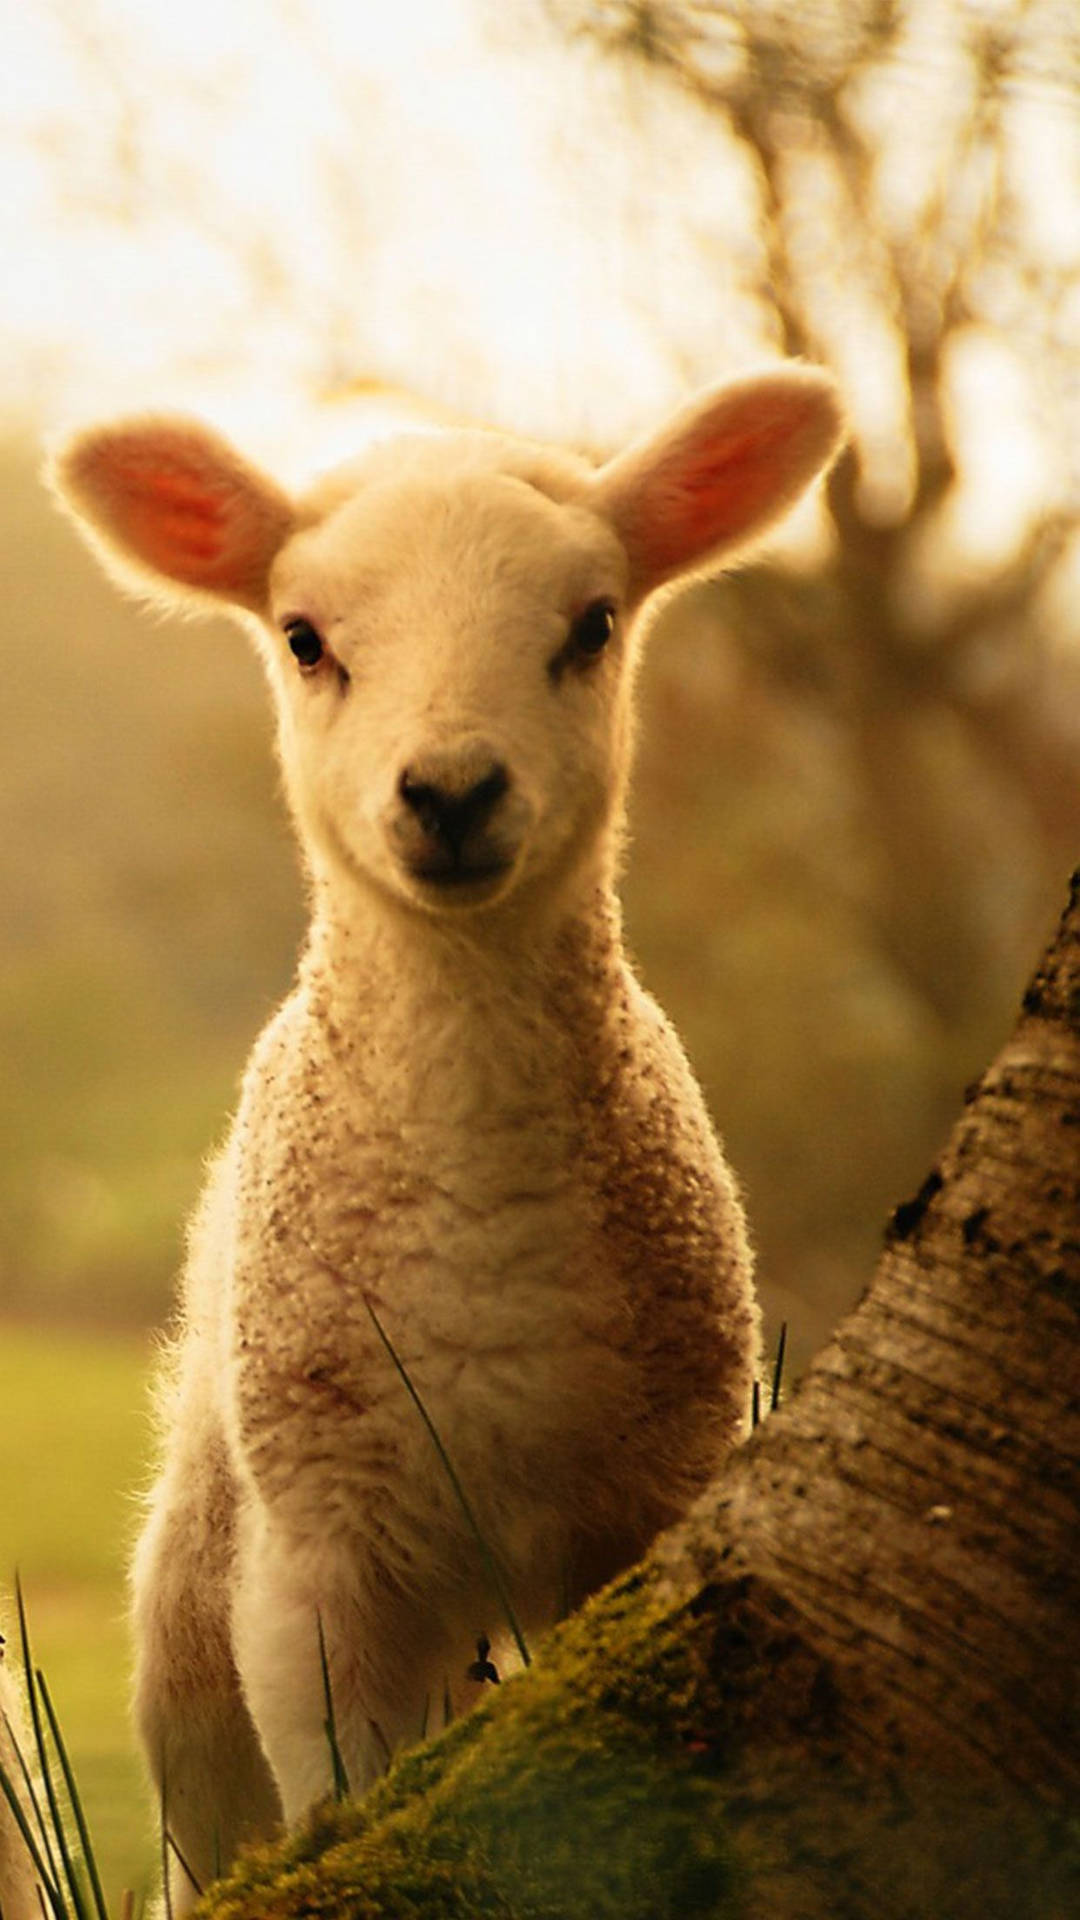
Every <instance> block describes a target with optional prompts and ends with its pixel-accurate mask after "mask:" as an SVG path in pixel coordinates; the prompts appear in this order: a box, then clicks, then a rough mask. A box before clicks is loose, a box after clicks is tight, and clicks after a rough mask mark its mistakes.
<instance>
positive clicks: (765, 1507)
mask: <svg viewBox="0 0 1080 1920" xmlns="http://www.w3.org/2000/svg"><path fill="white" fill-rule="evenodd" d="M1078 1321H1080V876H1077V877H1076V878H1074V882H1073V888H1072V897H1071V901H1070V904H1069V907H1068V909H1067V911H1066V914H1065V917H1064V919H1063V921H1062V923H1061V926H1060V928H1059V930H1058V932H1057V934H1056V936H1055V938H1054V940H1053V942H1052V943H1051V946H1050V948H1049V950H1048V952H1047V954H1046V956H1045V958H1044V960H1043V962H1042V964H1041V966H1040V968H1039V970H1038V972H1037V974H1036V976H1035V978H1034V980H1033V981H1032V984H1031V986H1030V987H1029V989H1028V991H1027V993H1026V995H1025V997H1024V1003H1023V1009H1022V1012H1021V1015H1020V1019H1019V1021H1018V1024H1017V1026H1016V1029H1015V1032H1014V1033H1013V1036H1012V1038H1011V1039H1010V1040H1009V1041H1008V1043H1007V1044H1006V1046H1005V1047H1004V1048H1003V1050H1002V1052H1001V1054H1000V1056H999V1057H998V1059H997V1061H996V1062H995V1064H994V1065H993V1067H992V1068H991V1069H990V1070H989V1072H988V1073H987V1074H986V1076H985V1077H984V1079H983V1080H982V1081H981V1083H980V1084H979V1085H978V1086H977V1087H976V1088H974V1089H973V1090H972V1092H971V1094H970V1096H969V1099H968V1104H967V1106H966V1109H965V1111H964V1113H963V1115H962V1117H961V1118H960V1120H959V1121H958V1122H957V1125H956V1127H955V1129H954V1131H953V1134H952V1137H951V1139H950V1140H949V1142H948V1145H947V1147H946V1149H945V1152H944V1153H943V1155H942V1157H941V1159H940V1161H939V1163H938V1165H937V1166H936V1167H935V1168H934V1170H933V1172H932V1173H931V1174H930V1175H929V1177H928V1179H927V1180H926V1182H925V1184H924V1186H923V1188H922V1190H921V1192H920V1193H919V1194H918V1195H917V1197H916V1198H915V1199H914V1200H912V1201H911V1202H909V1203H908V1204H906V1205H904V1206H902V1207H899V1208H898V1209H897V1212H896V1214H895V1216H894V1218H893V1221H892V1224H891V1228H890V1232H889V1237H888V1242H887V1245H886V1249H885V1252H884V1255H883V1258H882V1260H881V1263H880V1266H879V1268H878V1272H877V1274H876V1277H875V1279H874V1281H873V1284H872V1286H871V1287H870V1288H869V1290H868V1292H867V1294H866V1296H865V1298H864V1300H863V1301H862V1303H861V1305H860V1306H859V1307H858V1308H857V1309H856V1311H855V1312H854V1313H853V1314H852V1315H851V1316H850V1318H849V1319H848V1320H847V1321H846V1322H845V1323H844V1325H843V1326H842V1327H841V1329H840V1331H839V1332H838V1334H837V1335H836V1337H835V1339H834V1340H833V1341H832V1342H831V1344H830V1345H829V1346H828V1347H827V1348H826V1349H825V1350H824V1352H823V1353H822V1354H821V1355H820V1356H819V1358H818V1359H817V1361H816V1362H815V1363H814V1365H813V1366H812V1367H811V1369H810V1370H809V1372H808V1374H807V1376H806V1377H805V1379H804V1380H803V1382H802V1384H801V1386H800V1388H799V1390H798V1392H797V1393H796V1394H795V1395H794V1396H793V1397H792V1400H791V1402H790V1404H789V1405H788V1406H787V1407H786V1408H785V1409H784V1410H783V1411H782V1412H781V1413H779V1414H777V1415H775V1416H773V1417H772V1418H770V1419H769V1420H768V1421H767V1422H766V1423H765V1425H764V1426H763V1427H762V1428H761V1429H759V1432H758V1433H757V1435H756V1436H755V1438H754V1439H753V1441H752V1442H751V1443H750V1444H749V1445H748V1446H747V1447H745V1448H744V1449H743V1450H742V1451H741V1452H740V1453H739V1455H738V1456H737V1457H735V1458H734V1459H733V1460H732V1461H731V1463H730V1464H729V1466H728V1468H727V1470H726V1471H725V1472H724V1474H723V1475H722V1476H721V1477H720V1479H718V1481H717V1482H716V1484H715V1485H714V1487H713V1488H711V1489H710V1491H709V1492H708V1494H707V1495H706V1496H705V1497H704V1498H703V1499H702V1500H701V1501H700V1502H699V1504H698V1506H697V1508H696V1509H695V1511H694V1512H693V1513H692V1515H691V1516H690V1518H689V1519H688V1520H687V1522H686V1523H685V1524H684V1525H682V1526H681V1527H679V1528H677V1529H675V1530H673V1531H672V1532H671V1533H669V1534H668V1535H666V1536H665V1537H664V1538H663V1539H662V1540H661V1541H660V1542H659V1543H658V1544H657V1546H656V1548H655V1549H654V1551H653V1552H652V1554H651V1555H650V1557H649V1559H648V1560H647V1561H646V1562H645V1563H644V1564H643V1566H642V1567H640V1568H638V1569H636V1570H635V1571H634V1572H633V1573H632V1574H630V1575H628V1576H627V1577H626V1578H625V1579H623V1580H622V1581H620V1582H618V1583H617V1584H616V1585H615V1586H614V1587H612V1588H610V1589H608V1590H607V1592H606V1593H604V1594H602V1595H600V1596H599V1597H598V1598H597V1599H596V1600H595V1601H594V1602H592V1603H591V1604H590V1605H589V1606H588V1607H587V1608H586V1609H584V1611H583V1612H582V1613H581V1614H580V1615H579V1616H578V1617H577V1618H576V1619H575V1620H573V1621H571V1622H569V1623H568V1624H567V1625H566V1626H565V1627H564V1628H563V1629H562V1630H561V1631H560V1632H559V1633H558V1634H556V1635H555V1636H553V1638H552V1640H551V1642H550V1643H549V1644H548V1646H546V1647H545V1648H544V1649H543V1650H542V1653H541V1657H540V1658H539V1659H538V1660H537V1661H536V1663H535V1665H534V1667H533V1670H532V1671H531V1673H530V1674H528V1675H527V1676H525V1677H523V1678H522V1679H521V1680H520V1681H517V1682H515V1683H513V1684H512V1685H510V1686H506V1687H504V1688H501V1689H500V1690H499V1691H498V1692H497V1693H496V1692H495V1691H494V1690H493V1692H492V1698H491V1700H490V1703H489V1705H488V1707H487V1708H486V1709H485V1710H484V1711H482V1712H480V1713H478V1714H476V1715H473V1716H472V1717H471V1718H469V1719H468V1720H466V1721H464V1722H462V1723H461V1724H460V1725H459V1726H457V1727H454V1728H452V1729H451V1730H450V1732H449V1734H448V1735H447V1736H445V1737H444V1738H443V1739H442V1740H440V1741H438V1742H436V1743H435V1744H434V1745H432V1746H431V1747H429V1748H426V1749H423V1750H419V1751H418V1752H417V1753H415V1754H413V1755H411V1756H407V1757H406V1758H405V1759H404V1760H403V1761H402V1762H401V1763H399V1765H398V1766H397V1767H396V1768H395V1769H394V1771H393V1772H392V1773H391V1774H390V1775H389V1776H388V1778H387V1779H386V1780H385V1781H384V1782H383V1783H382V1784H381V1786H380V1787H379V1788H378V1789H377V1790H376V1791H375V1793H374V1794H372V1795H371V1796H370V1797H369V1799H368V1800H367V1801H366V1802H365V1803H364V1804H363V1805H362V1806H356V1807H350V1806H342V1807H335V1808H327V1809H324V1810H323V1811H322V1812H321V1813H320V1814H318V1815H317V1816H316V1817H315V1818H314V1820H313V1821H312V1823H311V1825H310V1827H309V1828H308V1829H307V1830H306V1831H305V1832H303V1833H301V1834H298V1835H294V1836H293V1837H292V1838H291V1839H290V1840H289V1841H287V1842H286V1843H285V1844H283V1845H282V1846H281V1847H280V1848H278V1849H275V1850H270V1851H267V1852H266V1853H265V1854H262V1855H259V1856H258V1857H256V1858H253V1859H252V1860H251V1861H250V1862H248V1863H245V1865H244V1866H243V1867H242V1868H241V1869H240V1870H239V1871H238V1872H237V1873H236V1874H235V1876H234V1878H233V1879H232V1880H231V1881H230V1882H228V1883H227V1884H225V1885H223V1886H222V1887H220V1888H219V1889H217V1890H216V1891H215V1893H214V1895H212V1896H211V1898H210V1899H209V1901H208V1902H207V1906H206V1911H207V1913H212V1914H214V1915H215V1916H216V1917H217V1920H271V1916H282V1917H284V1916H294V1915H295V1916H300V1915H308V1914H313V1913H325V1914H334V1915H336V1916H345V1915H371V1916H376V1915H378V1916H398V1915H405V1914H410V1915H411V1914H417V1915H419V1914H423V1915H425V1916H451V1915H453V1916H461V1920H464V1917H465V1916H479V1915H500V1916H506V1917H507V1920H510V1916H513V1920H541V1917H543V1920H555V1916H564V1915H565V1916H571V1915H574V1916H576V1915H581V1916H586V1915H588V1916H591V1917H593V1920H599V1917H600V1916H604V1915H609V1914H610V1915H612V1916H615V1915H618V1916H619V1917H620V1920H627V1916H639V1917H640V1920H662V1917H663V1916H668V1915H670V1916H671V1917H672V1920H674V1916H676V1915H678V1916H680V1920H683V1917H684V1916H691V1915H715V1916H722V1915H724V1916H726V1915H732V1916H734V1915H739V1916H745V1920H766V1917H767V1920H784V1917H785V1916H791V1917H792V1920H795V1917H796V1916H797V1920H816V1916H819V1915H820V1916H822V1920H824V1917H825V1916H829V1920H835V1917H836V1916H841V1915H847V1916H853V1917H854V1916H863V1915H865V1916H867V1920H869V1917H870V1916H873V1917H874V1920H890V1917H891V1916H896V1917H897V1920H899V1916H901V1915H904V1916H926V1917H927V1920H930V1917H931V1916H932V1917H933V1920H949V1917H951V1916H957V1917H959V1916H971V1920H976V1916H978V1920H999V1917H1000V1920H1021V1917H1022V1916H1025V1915H1031V1916H1032V1917H1033V1920H1034V1916H1035V1915H1038V1916H1039V1920H1052V1916H1055V1915H1060V1916H1062V1920H1064V1917H1065V1916H1066V1915H1071V1914H1075V1913H1077V1912H1080V1819H1078V1809H1080V1686H1078V1650H1080V1625H1078V1623H1080V1361H1078Z"/></svg>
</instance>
